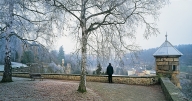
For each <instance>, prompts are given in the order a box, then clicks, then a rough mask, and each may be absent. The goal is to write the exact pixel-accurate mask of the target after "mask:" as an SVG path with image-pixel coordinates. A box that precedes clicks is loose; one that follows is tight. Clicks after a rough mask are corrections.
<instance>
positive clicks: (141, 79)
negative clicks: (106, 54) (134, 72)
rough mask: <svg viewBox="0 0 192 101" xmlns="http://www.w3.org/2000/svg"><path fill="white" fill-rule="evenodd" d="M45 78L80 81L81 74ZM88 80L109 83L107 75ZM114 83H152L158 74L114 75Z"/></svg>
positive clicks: (16, 74) (52, 75)
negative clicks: (138, 75)
mask: <svg viewBox="0 0 192 101" xmlns="http://www.w3.org/2000/svg"><path fill="white" fill-rule="evenodd" d="M1 75H2V74H1ZM12 75H13V76H14V77H27V78H28V77H29V73H13V74H12ZM41 75H42V76H43V77H44V78H45V79H61V80H74V81H79V80H80V75H78V74H77V75H75V74H45V73H44V74H41ZM86 80H87V81H88V82H89V81H91V82H103V83H107V82H108V78H107V75H87V76H86ZM113 82H114V83H120V84H132V85H152V84H157V83H158V77H157V76H142V77H137V76H136V77H131V76H113Z"/></svg>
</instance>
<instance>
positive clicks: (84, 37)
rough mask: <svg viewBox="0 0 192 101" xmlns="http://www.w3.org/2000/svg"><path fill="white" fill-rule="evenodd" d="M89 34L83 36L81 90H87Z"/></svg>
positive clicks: (79, 89)
mask: <svg viewBox="0 0 192 101" xmlns="http://www.w3.org/2000/svg"><path fill="white" fill-rule="evenodd" d="M86 53H87V34H84V35H83V36H82V48H81V54H82V60H81V81H80V83H79V88H78V91H79V92H82V93H83V92H86V60H87V54H86Z"/></svg>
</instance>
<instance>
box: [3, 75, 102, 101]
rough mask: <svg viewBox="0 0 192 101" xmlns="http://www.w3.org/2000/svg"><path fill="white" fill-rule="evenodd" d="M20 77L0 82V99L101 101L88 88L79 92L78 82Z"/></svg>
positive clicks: (18, 100) (7, 100)
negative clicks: (32, 79)
mask: <svg viewBox="0 0 192 101" xmlns="http://www.w3.org/2000/svg"><path fill="white" fill-rule="evenodd" d="M21 79H22V78H18V79H17V80H15V81H14V82H10V83H0V101H102V99H101V98H100V97H99V96H98V95H97V94H96V93H94V92H93V91H92V90H90V89H87V93H79V92H78V91H77V88H78V83H74V82H63V81H61V80H45V81H39V80H36V81H30V79H22V80H21Z"/></svg>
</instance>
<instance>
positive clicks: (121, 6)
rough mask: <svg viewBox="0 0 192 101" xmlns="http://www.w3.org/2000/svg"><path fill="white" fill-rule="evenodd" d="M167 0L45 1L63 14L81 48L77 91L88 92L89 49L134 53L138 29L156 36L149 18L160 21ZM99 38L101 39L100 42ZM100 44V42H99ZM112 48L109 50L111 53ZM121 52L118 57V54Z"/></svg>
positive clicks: (155, 29)
mask: <svg viewBox="0 0 192 101" xmlns="http://www.w3.org/2000/svg"><path fill="white" fill-rule="evenodd" d="M166 1H167V0H47V1H46V2H47V3H48V4H49V5H51V6H52V7H55V9H58V10H60V11H62V12H63V18H62V19H64V20H63V21H65V22H64V23H65V24H66V25H67V26H69V27H68V29H69V30H71V29H73V30H72V33H73V34H74V36H76V38H77V39H78V40H77V41H78V42H80V47H81V81H80V84H79V88H78V91H80V92H85V91H86V63H87V61H86V57H87V51H88V50H87V47H88V46H90V47H92V48H93V49H94V48H95V50H96V48H97V47H94V45H95V44H96V43H103V44H102V45H101V49H102V50H101V51H103V52H101V53H103V54H106V53H107V54H109V53H110V52H107V51H110V50H111V52H112V51H115V52H116V55H120V54H121V53H123V52H125V50H128V51H135V50H136V49H137V47H135V44H134V43H133V44H127V42H129V39H131V38H133V37H134V33H135V32H136V29H137V27H138V26H140V25H143V26H144V27H145V28H146V30H145V33H144V37H146V38H148V36H149V35H152V34H157V33H158V29H157V28H156V26H155V24H154V23H151V22H150V21H149V20H147V18H148V17H149V16H150V17H151V18H154V19H157V17H158V10H159V9H160V8H161V7H162V6H163V5H165V4H166ZM96 36H99V37H101V40H95V39H97V38H96ZM97 41H100V42H97ZM109 49H110V50H109ZM117 53H118V54H117Z"/></svg>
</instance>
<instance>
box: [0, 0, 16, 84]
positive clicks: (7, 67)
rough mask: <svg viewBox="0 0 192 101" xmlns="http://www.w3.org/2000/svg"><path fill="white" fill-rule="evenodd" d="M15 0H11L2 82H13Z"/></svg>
mask: <svg viewBox="0 0 192 101" xmlns="http://www.w3.org/2000/svg"><path fill="white" fill-rule="evenodd" d="M13 5H14V2H13V0H9V18H8V21H9V22H8V25H7V26H8V27H7V30H6V32H5V33H6V40H5V41H6V43H5V44H6V45H5V63H4V72H3V78H2V81H1V82H12V67H11V47H10V36H9V35H10V34H11V31H12V23H13Z"/></svg>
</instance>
